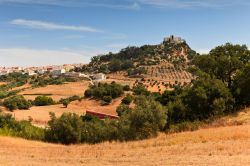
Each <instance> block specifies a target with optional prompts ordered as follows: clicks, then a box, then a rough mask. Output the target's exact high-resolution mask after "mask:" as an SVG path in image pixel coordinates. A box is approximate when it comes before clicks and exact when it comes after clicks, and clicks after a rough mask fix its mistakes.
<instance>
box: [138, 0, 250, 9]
mask: <svg viewBox="0 0 250 166" xmlns="http://www.w3.org/2000/svg"><path fill="white" fill-rule="evenodd" d="M138 2H140V3H141V4H144V5H150V6H155V7H160V8H199V7H202V8H222V7H228V6H237V5H250V2H249V0H237V1H236V0H138Z"/></svg>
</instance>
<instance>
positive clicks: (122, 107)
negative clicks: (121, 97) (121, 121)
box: [116, 104, 132, 116]
mask: <svg viewBox="0 0 250 166" xmlns="http://www.w3.org/2000/svg"><path fill="white" fill-rule="evenodd" d="M131 111H132V109H131V108H129V106H128V105H125V104H121V105H119V106H118V107H117V108H116V112H117V114H118V116H122V115H123V114H127V113H129V112H131Z"/></svg>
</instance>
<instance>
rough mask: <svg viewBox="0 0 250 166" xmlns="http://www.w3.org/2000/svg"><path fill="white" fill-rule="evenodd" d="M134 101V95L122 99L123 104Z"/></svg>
mask: <svg viewBox="0 0 250 166" xmlns="http://www.w3.org/2000/svg"><path fill="white" fill-rule="evenodd" d="M132 101H133V96H131V95H127V96H126V97H124V98H123V99H122V104H127V105H129V104H130V103H131V102H132Z"/></svg>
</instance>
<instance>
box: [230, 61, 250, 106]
mask: <svg viewBox="0 0 250 166" xmlns="http://www.w3.org/2000/svg"><path fill="white" fill-rule="evenodd" d="M233 93H234V96H235V99H236V103H237V105H243V106H249V105H250V64H248V65H247V66H246V67H245V68H244V69H243V70H242V71H239V72H238V73H237V74H236V76H235V80H234V84H233Z"/></svg>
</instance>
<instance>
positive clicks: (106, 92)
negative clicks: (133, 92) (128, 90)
mask: <svg viewBox="0 0 250 166" xmlns="http://www.w3.org/2000/svg"><path fill="white" fill-rule="evenodd" d="M123 93H124V90H123V86H122V85H119V84H117V83H115V82H112V83H111V84H107V83H104V84H102V83H98V84H97V85H93V86H91V87H90V89H87V90H86V91H85V92H84V96H85V97H87V98H89V97H94V98H97V99H101V100H103V99H104V97H105V96H110V97H111V98H112V99H115V98H117V97H120V96H121V95H122V94H123Z"/></svg>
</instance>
